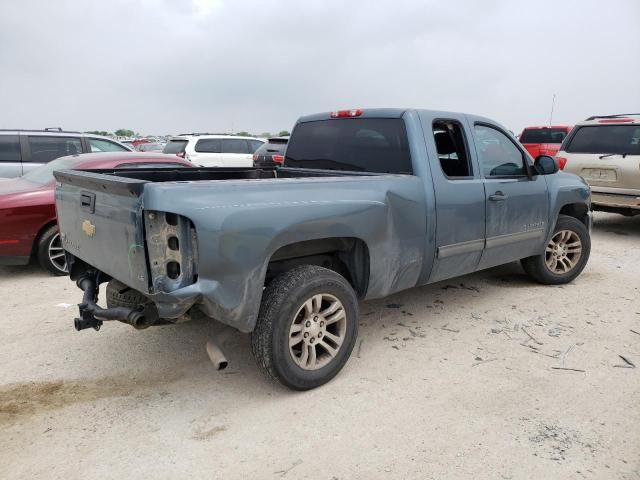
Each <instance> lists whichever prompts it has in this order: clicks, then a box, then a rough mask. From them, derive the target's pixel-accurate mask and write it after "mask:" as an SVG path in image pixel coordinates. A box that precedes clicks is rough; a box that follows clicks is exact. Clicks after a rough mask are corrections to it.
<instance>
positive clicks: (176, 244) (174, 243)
mask: <svg viewBox="0 0 640 480" xmlns="http://www.w3.org/2000/svg"><path fill="white" fill-rule="evenodd" d="M167 245H168V246H169V248H170V249H171V250H173V251H175V252H177V251H178V250H180V241H179V240H178V237H169V238H168V239H167Z"/></svg>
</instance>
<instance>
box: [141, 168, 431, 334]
mask: <svg viewBox="0 0 640 480" xmlns="http://www.w3.org/2000/svg"><path fill="white" fill-rule="evenodd" d="M239 187H242V188H241V190H239ZM176 188H180V191H179V194H178V191H177V190H176ZM423 196H424V193H423V186H422V182H421V180H420V179H419V178H418V177H415V176H409V175H376V176H357V177H350V176H344V177H335V178H326V177H325V178H305V179H299V178H298V179H283V178H280V179H273V180H261V181H251V182H236V181H227V182H220V183H217V184H216V185H215V187H212V185H211V184H205V183H202V184H190V185H189V186H186V185H185V184H182V185H175V184H166V183H154V184H147V186H146V188H145V193H144V205H145V207H146V209H147V211H154V212H164V211H171V212H175V213H177V214H178V215H181V216H183V217H184V218H185V219H186V218H188V219H189V220H190V221H191V222H192V224H193V226H194V228H195V236H196V245H197V247H196V248H195V251H197V282H196V283H194V284H192V285H186V286H178V288H177V289H175V290H173V291H171V292H170V293H169V292H167V291H165V292H161V291H158V292H156V293H154V294H152V295H150V297H151V298H152V299H153V300H154V302H156V304H157V305H158V309H159V312H160V315H161V316H162V317H165V318H176V317H179V316H180V315H182V314H183V313H185V311H186V310H187V309H188V308H189V306H190V305H191V304H193V303H195V304H197V305H198V306H199V308H200V309H202V310H203V312H204V313H205V314H206V315H208V316H211V317H213V318H216V319H218V320H220V321H221V322H223V323H227V324H229V325H232V326H234V327H236V328H238V329H239V330H241V331H251V330H252V329H253V327H254V325H255V321H256V318H257V314H258V310H259V305H260V300H261V297H262V289H263V286H264V281H265V276H266V272H267V269H268V267H269V263H270V262H271V261H272V259H273V256H274V255H275V254H276V252H278V251H279V250H281V249H282V248H283V247H287V246H288V245H294V244H297V243H300V242H305V241H310V240H318V239H322V238H325V239H330V238H356V239H360V240H361V241H362V242H363V243H364V244H365V245H366V247H367V250H368V256H367V257H368V258H369V257H370V261H369V265H368V272H369V276H368V279H367V282H366V284H367V288H366V298H377V297H382V296H385V295H388V294H390V293H393V292H395V291H399V290H402V289H405V288H410V287H413V286H415V285H416V283H417V281H418V278H419V276H420V274H421V271H422V259H423V251H424V231H425V228H426V226H425V224H426V213H425V211H424V210H425V206H424V202H423ZM283 198H284V199H287V200H284V201H283V200H282V199H283ZM292 199H293V200H292ZM214 212H215V214H214ZM159 252H160V251H159ZM276 258H277V257H276ZM165 260H166V259H165ZM164 285H168V284H167V283H164Z"/></svg>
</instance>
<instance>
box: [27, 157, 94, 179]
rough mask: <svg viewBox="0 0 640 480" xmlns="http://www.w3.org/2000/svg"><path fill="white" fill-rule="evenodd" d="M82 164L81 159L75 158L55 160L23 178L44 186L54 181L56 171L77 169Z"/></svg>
mask: <svg viewBox="0 0 640 480" xmlns="http://www.w3.org/2000/svg"><path fill="white" fill-rule="evenodd" d="M80 162H81V160H80V159H78V158H74V157H63V158H58V159H56V160H53V161H51V162H49V163H47V164H45V165H42V166H41V167H37V168H34V169H33V170H31V171H29V172H27V173H25V174H24V175H23V176H22V178H23V179H25V180H29V181H30V182H35V183H39V184H41V185H44V184H45V183H49V182H50V181H51V180H53V171H54V170H65V169H68V168H76V167H77V165H78V164H79V163H80Z"/></svg>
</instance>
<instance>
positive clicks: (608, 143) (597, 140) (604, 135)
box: [564, 125, 640, 155]
mask: <svg viewBox="0 0 640 480" xmlns="http://www.w3.org/2000/svg"><path fill="white" fill-rule="evenodd" d="M564 150H566V151H567V152H569V153H620V154H622V153H626V154H628V155H640V126H638V125H586V126H584V127H578V130H576V133H575V134H574V135H573V136H572V137H571V138H570V139H569V143H568V144H567V146H566V147H565V148H564Z"/></svg>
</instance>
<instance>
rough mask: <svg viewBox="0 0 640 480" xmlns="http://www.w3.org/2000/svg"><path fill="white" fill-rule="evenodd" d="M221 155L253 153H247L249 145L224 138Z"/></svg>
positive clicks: (244, 141) (243, 141)
mask: <svg viewBox="0 0 640 480" xmlns="http://www.w3.org/2000/svg"><path fill="white" fill-rule="evenodd" d="M222 153H253V150H252V151H251V152H250V151H249V144H248V143H247V141H246V140H242V139H240V138H224V139H223V140H222Z"/></svg>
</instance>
